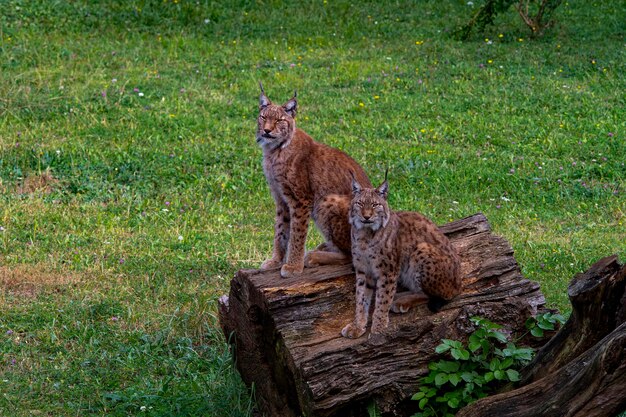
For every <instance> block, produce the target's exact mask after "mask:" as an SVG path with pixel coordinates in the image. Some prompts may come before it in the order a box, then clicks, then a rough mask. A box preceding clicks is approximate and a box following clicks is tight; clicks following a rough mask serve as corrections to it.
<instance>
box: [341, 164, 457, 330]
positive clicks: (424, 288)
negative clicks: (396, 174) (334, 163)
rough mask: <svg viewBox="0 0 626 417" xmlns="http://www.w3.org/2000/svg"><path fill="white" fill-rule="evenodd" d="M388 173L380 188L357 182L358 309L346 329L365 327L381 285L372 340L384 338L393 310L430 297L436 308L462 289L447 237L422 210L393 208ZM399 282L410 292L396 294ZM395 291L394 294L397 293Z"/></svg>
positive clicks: (353, 220) (353, 206) (353, 218)
mask: <svg viewBox="0 0 626 417" xmlns="http://www.w3.org/2000/svg"><path fill="white" fill-rule="evenodd" d="M387 191H388V183H387V175H386V174H385V181H384V182H383V183H382V184H381V185H380V186H379V187H378V188H376V189H374V188H366V187H364V186H361V184H360V183H359V181H358V180H357V179H355V180H353V182H352V194H353V198H352V201H351V202H350V207H349V210H350V214H349V218H350V224H351V225H352V229H351V231H352V263H353V265H354V269H355V272H356V314H355V319H354V321H353V322H352V323H350V324H348V325H347V326H345V327H344V328H343V330H342V331H341V334H342V335H343V336H344V337H347V338H351V339H353V338H358V337H360V336H362V335H363V334H364V333H365V330H366V326H367V322H368V314H369V308H370V303H371V301H372V297H373V293H374V290H376V295H375V304H374V312H373V314H372V327H371V331H370V340H372V339H377V338H378V339H380V338H381V337H382V336H381V335H380V333H381V332H382V331H383V330H384V329H385V328H386V327H387V326H388V324H389V310H391V311H393V312H395V313H405V312H407V311H408V310H409V309H410V308H411V307H413V306H415V305H417V304H422V303H427V304H428V306H429V307H430V309H431V310H434V311H436V310H437V309H439V308H441V307H442V306H443V304H445V302H447V301H449V300H451V299H452V298H454V297H455V296H456V295H458V294H459V293H460V292H461V273H460V262H459V257H458V255H457V253H456V252H455V250H454V248H453V247H452V245H451V244H450V241H449V240H448V238H447V237H446V236H445V235H444V234H443V233H442V232H441V231H440V230H439V229H438V228H437V226H436V225H435V224H434V223H433V222H432V221H430V220H429V219H428V218H426V217H425V216H423V215H422V214H419V213H416V212H408V211H396V212H394V211H391V210H390V209H389V205H388V204H387ZM398 284H401V285H402V286H403V287H405V288H407V289H408V290H409V291H408V292H407V293H402V294H396V289H397V286H398ZM394 296H395V299H394Z"/></svg>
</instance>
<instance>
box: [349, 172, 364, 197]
mask: <svg viewBox="0 0 626 417" xmlns="http://www.w3.org/2000/svg"><path fill="white" fill-rule="evenodd" d="M350 174H352V195H357V194H358V193H360V192H361V184H359V182H358V181H357V180H356V178H355V177H354V173H353V172H352V171H350Z"/></svg>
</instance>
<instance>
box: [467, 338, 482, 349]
mask: <svg viewBox="0 0 626 417" xmlns="http://www.w3.org/2000/svg"><path fill="white" fill-rule="evenodd" d="M467 347H468V348H469V350H470V351H472V352H476V351H477V350H478V349H479V348H480V338H479V337H478V336H476V334H472V335H471V336H470V337H469V339H468V345H467Z"/></svg>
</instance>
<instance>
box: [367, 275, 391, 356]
mask: <svg viewBox="0 0 626 417" xmlns="http://www.w3.org/2000/svg"><path fill="white" fill-rule="evenodd" d="M397 284H398V283H397V277H396V276H395V275H392V274H386V275H382V276H380V278H378V281H377V283H376V304H375V305H374V313H373V314H372V330H371V331H370V337H369V339H370V342H371V343H373V344H380V343H382V342H384V337H383V335H382V332H383V331H384V330H385V329H386V328H387V326H388V325H389V310H390V309H391V303H392V301H393V296H394V295H395V293H396V288H397Z"/></svg>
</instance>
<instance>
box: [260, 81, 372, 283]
mask: <svg viewBox="0 0 626 417" xmlns="http://www.w3.org/2000/svg"><path fill="white" fill-rule="evenodd" d="M297 106H298V103H297V101H296V94H295V93H294V96H293V98H292V99H291V100H289V101H287V102H286V103H285V104H283V105H276V104H273V103H272V102H271V101H270V100H269V99H268V98H267V96H266V95H265V92H264V91H263V87H262V86H261V96H260V99H259V116H258V119H257V132H256V141H257V143H258V144H259V145H260V146H261V148H262V149H263V171H264V173H265V177H266V179H267V182H268V184H269V187H270V191H271V194H272V197H273V198H274V201H275V203H276V218H275V225H274V249H273V254H272V257H271V258H270V259H268V260H266V261H265V262H263V264H262V265H261V269H268V268H277V267H281V271H280V274H281V276H283V277H291V276H295V275H298V274H299V273H301V272H302V270H303V268H304V258H305V252H304V249H305V243H306V236H307V230H308V225H309V219H310V218H311V217H312V218H313V220H314V221H315V223H316V225H317V226H318V227H319V229H320V230H321V232H322V234H323V235H324V237H325V239H326V242H325V243H324V244H322V245H320V247H318V250H317V251H312V252H311V254H310V256H308V257H307V263H308V264H310V265H316V264H322V263H339V262H348V261H349V259H350V250H351V245H350V224H349V223H348V211H347V207H345V208H343V211H338V210H337V208H338V206H334V205H333V204H332V201H333V200H334V199H336V198H340V196H341V195H350V193H351V183H352V178H353V177H355V178H356V179H357V180H358V181H359V182H360V183H362V184H366V185H368V186H370V185H371V184H370V182H369V179H368V178H367V175H366V174H365V172H364V171H363V169H362V168H361V167H360V166H359V164H357V163H356V162H355V161H354V160H353V159H352V158H350V157H349V156H348V155H346V154H345V153H344V152H342V151H340V150H338V149H335V148H331V147H330V146H327V145H324V144H322V143H318V142H316V141H314V140H313V139H312V138H311V137H310V136H309V135H307V134H306V133H305V132H303V131H302V130H300V129H298V128H296V122H295V120H294V118H295V116H296V111H297Z"/></svg>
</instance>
